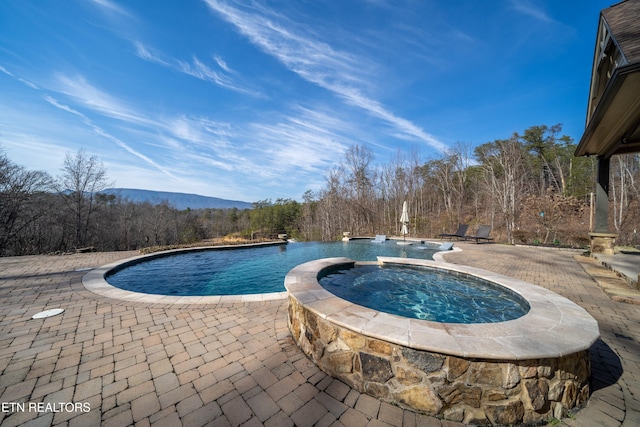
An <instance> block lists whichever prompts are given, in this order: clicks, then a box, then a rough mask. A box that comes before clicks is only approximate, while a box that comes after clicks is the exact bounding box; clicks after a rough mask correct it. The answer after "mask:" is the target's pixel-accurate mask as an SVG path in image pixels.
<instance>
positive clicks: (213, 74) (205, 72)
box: [132, 40, 262, 96]
mask: <svg viewBox="0 0 640 427" xmlns="http://www.w3.org/2000/svg"><path fill="white" fill-rule="evenodd" d="M132 43H133V45H134V47H135V49H136V50H135V51H136V56H138V57H139V58H140V59H143V60H145V61H148V62H153V63H156V64H159V65H162V66H163V67H166V68H169V69H171V70H174V71H178V72H180V73H183V74H186V75H188V76H191V77H195V78H197V79H199V80H203V81H208V82H211V83H214V84H215V85H217V86H220V87H223V88H225V89H229V90H232V91H235V92H239V93H244V94H248V95H252V96H262V95H261V94H260V93H259V92H257V91H255V90H252V89H250V88H249V87H247V86H246V85H243V84H242V83H239V82H238V81H236V80H235V79H234V78H232V77H231V74H235V73H234V72H233V70H231V68H230V67H229V66H228V65H227V63H226V62H225V61H224V60H223V59H222V57H220V56H218V55H215V56H214V57H213V59H214V61H215V63H216V65H217V66H218V68H219V70H216V69H214V68H212V67H211V66H209V65H207V64H205V63H204V62H203V61H202V60H200V59H199V58H198V57H197V56H195V55H193V57H192V58H191V60H190V61H185V60H183V59H176V58H169V57H166V55H164V54H162V53H161V52H159V51H157V50H156V49H152V48H150V47H149V46H147V45H145V44H144V43H142V42H140V41H138V40H134V41H133V42H132Z"/></svg>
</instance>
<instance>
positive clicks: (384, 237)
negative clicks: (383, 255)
mask: <svg viewBox="0 0 640 427" xmlns="http://www.w3.org/2000/svg"><path fill="white" fill-rule="evenodd" d="M386 241H387V235H386V234H376V238H375V239H373V240H371V242H372V243H384V242H386Z"/></svg>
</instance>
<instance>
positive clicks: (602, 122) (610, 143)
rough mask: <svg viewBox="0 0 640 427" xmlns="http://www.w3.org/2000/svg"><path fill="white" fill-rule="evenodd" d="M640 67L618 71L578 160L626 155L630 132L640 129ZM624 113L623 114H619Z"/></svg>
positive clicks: (589, 127) (579, 149) (586, 134)
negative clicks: (594, 156) (591, 156)
mask: <svg viewBox="0 0 640 427" xmlns="http://www.w3.org/2000/svg"><path fill="white" fill-rule="evenodd" d="M639 90H640V63H636V64H631V65H627V66H623V67H619V68H616V70H615V71H614V73H613V75H612V76H611V79H610V80H609V82H608V84H607V87H606V88H605V90H604V93H603V95H602V97H601V99H600V102H598V106H597V107H596V110H595V111H594V113H593V115H592V116H591V118H590V120H589V123H588V124H587V126H586V129H585V131H584V134H583V135H582V138H581V139H580V142H579V143H578V147H577V148H576V150H575V153H574V155H575V156H590V155H598V156H604V157H610V156H612V155H613V154H618V153H620V152H623V151H626V148H628V147H626V148H625V147H622V146H623V145H625V144H626V143H627V142H628V141H627V140H626V139H627V137H628V136H630V135H628V133H629V132H633V131H634V130H635V129H637V127H638V126H639V125H640V98H638V97H637V95H636V96H635V97H634V96H629V94H633V93H635V94H637V93H640V92H639ZM621 111H623V112H624V113H623V114H619V112H621Z"/></svg>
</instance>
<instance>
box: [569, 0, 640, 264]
mask: <svg viewBox="0 0 640 427" xmlns="http://www.w3.org/2000/svg"><path fill="white" fill-rule="evenodd" d="M639 151H640V0H626V1H623V2H620V3H617V4H615V5H613V6H611V7H609V8H607V9H604V10H602V11H601V12H600V19H599V23H598V32H597V38H596V46H595V52H594V57H593V68H592V70H591V87H590V90H589V100H588V103H587V121H586V127H585V131H584V134H583V135H582V138H581V139H580V142H579V143H578V147H577V148H576V151H575V153H574V154H575V156H597V158H598V173H597V183H596V184H597V185H596V209H595V226H594V230H592V232H591V233H589V235H590V239H591V251H592V252H594V253H598V252H601V253H608V254H611V255H612V254H613V247H614V244H615V239H616V237H617V235H616V234H615V233H611V232H610V231H609V228H608V217H609V212H608V210H609V200H608V193H609V166H610V160H611V156H613V155H615V154H623V153H635V152H639Z"/></svg>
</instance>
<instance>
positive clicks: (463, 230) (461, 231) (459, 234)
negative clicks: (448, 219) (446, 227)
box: [440, 224, 469, 239]
mask: <svg viewBox="0 0 640 427" xmlns="http://www.w3.org/2000/svg"><path fill="white" fill-rule="evenodd" d="M468 228H469V225H467V224H459V225H458V229H457V230H456V232H455V233H453V234H441V235H440V237H456V238H458V239H464V237H465V234H467V229H468Z"/></svg>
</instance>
